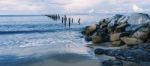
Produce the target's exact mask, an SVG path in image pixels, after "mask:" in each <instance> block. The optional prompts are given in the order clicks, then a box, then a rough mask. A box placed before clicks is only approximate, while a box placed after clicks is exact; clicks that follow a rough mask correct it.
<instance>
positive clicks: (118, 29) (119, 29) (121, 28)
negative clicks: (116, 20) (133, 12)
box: [115, 22, 129, 32]
mask: <svg viewBox="0 0 150 66" xmlns="http://www.w3.org/2000/svg"><path fill="white" fill-rule="evenodd" d="M127 26H129V24H128V22H124V23H121V24H118V25H117V27H116V30H115V31H116V32H125V29H126V27H127Z"/></svg>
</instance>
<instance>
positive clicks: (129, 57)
mask: <svg viewBox="0 0 150 66" xmlns="http://www.w3.org/2000/svg"><path fill="white" fill-rule="evenodd" d="M95 54H98V55H101V54H105V55H108V56H113V57H115V58H116V59H120V60H124V61H131V62H137V63H138V62H141V61H142V62H150V52H149V51H146V50H143V49H142V48H135V49H130V48H127V49H101V48H98V49H95Z"/></svg>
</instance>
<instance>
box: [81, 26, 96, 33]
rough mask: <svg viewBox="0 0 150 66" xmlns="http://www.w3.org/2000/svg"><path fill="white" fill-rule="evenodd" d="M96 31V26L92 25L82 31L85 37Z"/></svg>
mask: <svg viewBox="0 0 150 66" xmlns="http://www.w3.org/2000/svg"><path fill="white" fill-rule="evenodd" d="M96 29H97V25H96V24H93V25H90V26H87V27H86V28H85V29H84V30H83V32H82V33H83V34H84V35H86V36H89V35H92V34H93V33H94V32H95V31H96Z"/></svg>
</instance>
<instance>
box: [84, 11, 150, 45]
mask: <svg viewBox="0 0 150 66" xmlns="http://www.w3.org/2000/svg"><path fill="white" fill-rule="evenodd" d="M138 23H140V24H138ZM82 34H83V35H84V37H85V40H86V41H92V43H93V44H99V45H100V44H101V43H104V42H111V46H115V47H116V46H122V45H137V44H142V43H147V42H149V40H150V17H149V15H148V14H144V13H136V14H132V15H130V16H125V15H120V14H117V15H115V16H113V17H109V18H106V19H101V20H100V21H99V22H98V23H97V24H93V25H89V26H86V27H85V29H84V30H83V31H82Z"/></svg>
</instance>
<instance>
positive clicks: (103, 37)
mask: <svg viewBox="0 0 150 66" xmlns="http://www.w3.org/2000/svg"><path fill="white" fill-rule="evenodd" d="M107 41H109V35H108V34H107V33H106V32H104V31H101V30H97V32H95V33H94V35H93V36H92V42H93V43H94V44H98V43H102V42H107Z"/></svg>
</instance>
